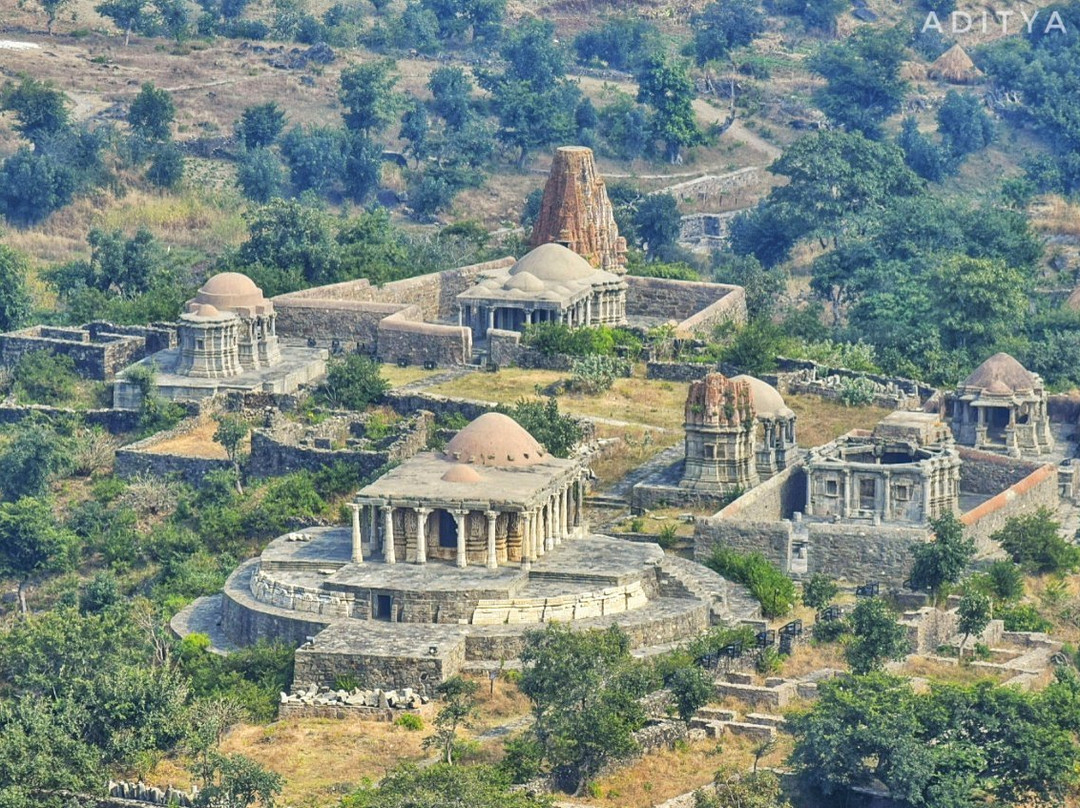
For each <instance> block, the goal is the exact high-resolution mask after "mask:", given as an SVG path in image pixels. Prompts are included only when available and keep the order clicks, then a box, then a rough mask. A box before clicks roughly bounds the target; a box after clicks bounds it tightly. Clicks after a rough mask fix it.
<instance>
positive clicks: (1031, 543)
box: [990, 508, 1080, 573]
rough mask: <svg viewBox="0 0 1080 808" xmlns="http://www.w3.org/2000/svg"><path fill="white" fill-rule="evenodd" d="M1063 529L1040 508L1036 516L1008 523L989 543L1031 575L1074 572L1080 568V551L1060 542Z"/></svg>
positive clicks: (1011, 519) (1030, 515)
mask: <svg viewBox="0 0 1080 808" xmlns="http://www.w3.org/2000/svg"><path fill="white" fill-rule="evenodd" d="M1060 529H1061V525H1060V524H1059V523H1058V522H1056V521H1055V520H1054V518H1053V515H1052V514H1051V513H1050V511H1049V510H1047V509H1046V508H1040V509H1039V510H1038V511H1036V512H1035V513H1033V514H1027V515H1025V516H1014V517H1012V518H1010V519H1008V520H1006V522H1005V526H1004V527H1003V528H1001V530H999V531H997V532H996V533H994V534H992V535H991V536H990V539H991V541H996V542H998V543H999V544H1000V545H1001V547H1002V549H1003V550H1004V551H1005V552H1006V553H1008V554H1009V555H1010V556H1011V557H1012V560H1013V561H1015V562H1016V563H1017V564H1019V565H1020V566H1021V567H1023V568H1024V569H1026V570H1028V571H1029V572H1036V573H1067V572H1073V571H1074V570H1076V568H1077V567H1078V566H1080V548H1078V547H1076V546H1074V545H1072V544H1069V543H1068V542H1066V541H1065V540H1064V539H1063V538H1061V534H1060V533H1059V531H1060Z"/></svg>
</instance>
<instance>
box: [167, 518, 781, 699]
mask: <svg viewBox="0 0 1080 808" xmlns="http://www.w3.org/2000/svg"><path fill="white" fill-rule="evenodd" d="M351 548H352V534H351V532H350V530H349V529H347V528H326V527H320V528H311V529H309V530H306V531H304V532H302V533H291V534H287V535H285V536H281V537H279V538H277V539H275V540H274V541H273V542H271V543H270V545H269V546H268V547H267V548H266V550H265V551H264V552H263V553H262V555H261V556H260V557H259V558H257V559H252V560H250V561H248V562H246V563H244V564H242V565H241V566H240V567H239V568H238V569H237V570H236V571H235V572H234V573H233V574H232V575H231V576H230V577H229V579H228V581H227V583H226V585H225V590H224V592H223V593H222V594H221V595H216V596H213V597H210V598H202V599H200V600H199V601H196V602H195V603H194V604H192V605H191V606H189V607H188V608H187V609H185V610H184V611H183V612H181V613H180V614H178V615H177V617H176V618H175V619H174V620H173V628H174V630H175V631H176V632H177V633H179V634H181V635H184V634H187V633H189V632H192V631H198V632H202V633H206V634H209V635H210V636H211V639H212V640H213V643H214V645H215V646H216V647H218V648H221V649H222V650H228V649H229V648H233V647H236V646H242V645H248V644H251V643H254V642H256V641H258V640H260V639H268V640H279V641H283V642H288V643H291V644H294V645H296V646H298V650H297V654H296V671H295V676H294V681H296V682H297V683H298V684H300V685H307V684H309V683H315V684H320V685H327V686H328V685H330V684H332V682H333V681H334V679H335V678H336V677H338V676H341V675H352V676H355V677H357V678H358V679H359V680H360V681H363V682H364V683H365V686H368V687H373V686H382V687H414V688H421V689H422V688H425V687H431V686H434V685H435V684H437V683H438V682H439V681H441V680H443V679H445V678H447V677H449V676H452V675H454V674H455V673H457V672H458V671H459V670H461V669H463V668H483V667H487V666H489V665H490V666H497V665H498V664H499V662H498V660H512V659H515V658H516V657H517V656H518V655H519V653H520V650H521V647H522V642H523V637H524V634H525V632H526V631H528V630H529V629H535V628H539V627H541V626H542V625H543V624H544V623H546V622H550V621H560V622H564V623H571V624H572V625H573V626H574V627H575V628H582V629H584V628H606V627H608V626H610V625H613V624H614V625H618V626H620V627H621V628H622V629H623V630H624V631H625V632H626V634H627V635H628V637H629V638H630V642H631V645H632V647H633V648H635V649H637V650H638V652H639V653H649V652H651V651H654V650H661V649H663V648H666V647H669V646H670V645H671V644H673V643H677V642H681V641H683V640H686V639H689V638H690V637H693V636H694V635H696V634H699V633H700V632H702V631H704V630H705V629H707V628H708V627H709V626H710V625H714V624H718V623H724V624H729V623H735V622H739V621H741V620H758V619H760V612H759V608H758V606H757V604H756V603H755V602H754V601H753V600H752V599H751V598H750V596H749V593H748V592H747V591H746V590H745V589H743V588H742V587H740V586H737V585H735V584H732V583H731V582H729V581H727V580H725V579H724V578H722V577H721V576H719V575H717V574H716V573H714V572H712V571H711V570H709V569H707V568H705V567H702V566H700V565H698V564H695V563H693V562H690V561H687V560H685V559H682V558H678V557H675V556H670V555H666V554H665V553H664V551H663V550H662V549H661V548H660V547H659V546H658V545H656V544H651V543H635V542H629V541H625V540H622V539H615V538H611V537H608V536H601V535H596V534H590V535H586V536H584V537H581V538H575V539H572V540H568V541H564V542H563V543H562V544H561V545H559V546H557V547H555V548H554V549H553V550H552V551H550V552H548V553H547V554H546V555H545V556H544V557H543V558H541V559H539V560H537V561H535V562H533V563H532V564H531V565H530V566H529V567H528V568H525V567H524V566H516V565H514V566H511V565H504V566H500V567H498V568H496V569H488V568H485V567H481V566H471V567H466V568H464V569H462V568H459V567H457V566H455V565H454V564H452V563H446V562H437V561H435V562H429V563H426V564H402V563H398V564H386V563H384V562H383V561H382V560H381V559H378V558H376V559H370V560H365V561H364V562H363V563H359V564H357V563H353V562H352V561H351Z"/></svg>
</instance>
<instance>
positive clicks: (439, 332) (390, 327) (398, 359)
mask: <svg viewBox="0 0 1080 808" xmlns="http://www.w3.org/2000/svg"><path fill="white" fill-rule="evenodd" d="M377 353H378V357H379V359H380V360H382V361H383V362H394V363H405V364H409V365H440V366H443V365H464V364H466V363H467V362H468V361H469V360H470V359H471V358H472V329H469V328H463V327H461V326H456V325H435V324H432V323H428V322H424V318H423V316H422V312H421V310H420V307H419V306H409V307H407V308H404V309H402V310H401V311H399V312H397V313H395V314H392V315H390V316H389V317H386V318H385V319H383V320H382V321H381V322H380V323H379V327H378V351H377Z"/></svg>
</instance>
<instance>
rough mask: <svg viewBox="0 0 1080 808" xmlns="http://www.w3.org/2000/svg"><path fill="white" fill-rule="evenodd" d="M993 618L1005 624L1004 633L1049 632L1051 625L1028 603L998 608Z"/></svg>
mask: <svg viewBox="0 0 1080 808" xmlns="http://www.w3.org/2000/svg"><path fill="white" fill-rule="evenodd" d="M994 616H995V617H997V618H998V619H1000V620H1002V621H1003V622H1004V623H1005V630H1006V631H1049V630H1050V629H1051V628H1053V625H1052V624H1051V623H1050V621H1049V620H1047V619H1046V618H1045V617H1043V616H1042V615H1041V614H1039V610H1038V609H1036V608H1035V607H1034V606H1032V605H1031V604H1030V603H1018V604H1016V605H1015V606H999V607H998V608H997V610H996V611H995V613H994Z"/></svg>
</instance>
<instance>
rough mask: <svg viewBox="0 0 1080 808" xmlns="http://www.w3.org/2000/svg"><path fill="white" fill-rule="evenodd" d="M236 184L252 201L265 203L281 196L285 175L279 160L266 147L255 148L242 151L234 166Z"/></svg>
mask: <svg viewBox="0 0 1080 808" xmlns="http://www.w3.org/2000/svg"><path fill="white" fill-rule="evenodd" d="M236 184H237V185H238V186H240V190H241V192H243V194H244V196H246V197H247V198H248V199H250V200H251V201H252V202H256V203H258V204H260V205H265V204H266V203H267V202H269V201H270V200H271V199H273V198H274V197H276V196H281V190H282V188H283V187H284V184H285V175H284V173H283V172H282V170H281V161H280V160H278V158H277V156H276V155H275V154H274V153H273V152H272V151H270V149H267V148H262V147H260V148H255V149H251V150H250V151H248V152H245V153H244V156H243V157H241V158H240V163H239V165H238V166H237V168H236Z"/></svg>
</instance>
